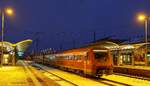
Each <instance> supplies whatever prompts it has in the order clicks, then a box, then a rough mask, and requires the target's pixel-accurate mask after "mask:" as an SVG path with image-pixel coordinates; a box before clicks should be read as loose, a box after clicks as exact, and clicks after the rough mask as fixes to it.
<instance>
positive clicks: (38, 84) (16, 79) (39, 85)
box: [0, 61, 58, 86]
mask: <svg viewBox="0 0 150 86" xmlns="http://www.w3.org/2000/svg"><path fill="white" fill-rule="evenodd" d="M0 86H58V85H56V84H55V83H53V81H52V80H50V79H48V78H46V77H44V76H43V75H41V73H39V72H38V71H37V70H35V69H34V68H32V67H31V66H29V65H27V63H26V62H23V61H19V62H18V63H17V65H16V66H1V67H0Z"/></svg>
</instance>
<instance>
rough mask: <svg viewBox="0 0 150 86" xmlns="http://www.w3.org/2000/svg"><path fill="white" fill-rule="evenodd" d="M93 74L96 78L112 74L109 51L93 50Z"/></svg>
mask: <svg viewBox="0 0 150 86" xmlns="http://www.w3.org/2000/svg"><path fill="white" fill-rule="evenodd" d="M93 56H94V65H93V68H94V72H95V75H96V76H102V75H104V74H105V75H110V74H112V73H113V61H112V55H111V53H110V51H109V50H106V49H99V50H97V49H94V50H93Z"/></svg>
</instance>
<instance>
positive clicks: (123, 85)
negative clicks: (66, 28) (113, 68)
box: [37, 66, 149, 86]
mask: <svg viewBox="0 0 150 86" xmlns="http://www.w3.org/2000/svg"><path fill="white" fill-rule="evenodd" d="M37 68H39V67H37ZM45 68H46V69H45ZM39 70H44V72H47V73H49V74H51V75H54V76H57V77H59V78H60V79H62V80H64V81H66V82H68V81H69V83H70V82H71V80H69V79H67V80H66V79H65V78H62V76H60V75H59V74H58V75H56V74H54V73H51V72H49V71H48V70H49V69H47V67H46V66H41V67H40V68H39ZM65 72H66V71H65ZM69 73H71V72H69ZM71 74H74V73H71ZM79 76H80V75H79ZM110 76H111V75H110ZM113 76H117V77H120V78H115V79H111V78H108V77H109V76H108V77H107V76H106V77H101V78H87V77H83V76H80V77H81V78H82V77H83V78H87V79H90V80H92V81H93V82H94V81H95V82H98V83H99V84H104V86H133V85H135V83H134V84H132V82H129V83H128V82H127V81H123V80H120V79H122V77H123V78H128V79H127V80H129V81H130V79H132V80H133V79H134V81H135V82H136V83H140V82H141V81H146V83H147V82H149V79H146V78H142V77H134V76H130V75H125V74H117V73H115V74H113ZM139 80H141V81H140V82H138V81H139ZM71 84H72V85H73V86H82V85H80V84H78V83H77V84H76V82H75V83H73V82H71ZM99 84H97V85H99ZM97 85H96V86H97ZM93 86H95V85H93ZM102 86H103V85H102ZM136 86H139V85H136ZM146 86H147V85H146Z"/></svg>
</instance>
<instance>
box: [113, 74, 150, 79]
mask: <svg viewBox="0 0 150 86" xmlns="http://www.w3.org/2000/svg"><path fill="white" fill-rule="evenodd" d="M114 74H115V75H120V76H125V77H130V78H135V79H141V80H147V81H150V78H147V77H141V76H134V75H128V74H121V73H114Z"/></svg>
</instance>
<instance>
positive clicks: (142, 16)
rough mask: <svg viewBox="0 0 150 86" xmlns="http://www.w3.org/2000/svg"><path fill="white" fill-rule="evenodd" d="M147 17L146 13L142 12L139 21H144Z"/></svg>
mask: <svg viewBox="0 0 150 86" xmlns="http://www.w3.org/2000/svg"><path fill="white" fill-rule="evenodd" d="M145 19H146V15H145V14H143V13H142V14H139V15H138V20H139V21H144V20H145Z"/></svg>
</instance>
